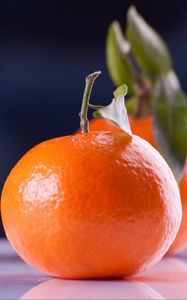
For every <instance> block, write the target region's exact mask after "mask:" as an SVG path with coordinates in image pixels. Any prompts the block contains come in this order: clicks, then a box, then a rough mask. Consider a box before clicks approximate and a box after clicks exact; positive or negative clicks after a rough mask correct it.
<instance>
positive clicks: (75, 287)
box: [0, 239, 187, 300]
mask: <svg viewBox="0 0 187 300" xmlns="http://www.w3.org/2000/svg"><path fill="white" fill-rule="evenodd" d="M0 244H1V247H0V248H1V250H0V299H116V300H117V299H187V250H186V251H183V252H182V253H180V254H178V255H175V256H169V257H166V258H164V259H163V260H162V261H160V262H159V263H158V264H157V265H156V266H154V267H153V268H152V269H151V270H149V271H148V272H146V273H144V274H141V275H139V276H136V277H134V278H133V279H131V280H108V281H107V280H100V281H99V280H85V281H84V280H61V279H56V278H52V277H49V276H47V275H45V274H42V273H39V272H37V271H36V270H34V269H32V268H31V267H29V266H27V265H26V264H25V263H24V262H23V261H22V260H21V259H20V258H19V257H18V256H17V255H16V253H15V252H14V251H13V249H12V248H11V246H10V244H9V243H8V242H7V241H6V240H5V239H1V240H0Z"/></svg>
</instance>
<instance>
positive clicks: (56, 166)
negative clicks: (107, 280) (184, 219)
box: [1, 73, 181, 279]
mask: <svg viewBox="0 0 187 300" xmlns="http://www.w3.org/2000/svg"><path fill="white" fill-rule="evenodd" d="M94 74H95V73H94ZM94 74H92V75H90V76H91V77H88V78H87V85H88V83H89V86H87V87H86V95H85V97H84V98H83V105H82V109H81V113H80V116H81V128H82V131H83V133H79V134H76V135H72V136H67V137H60V138H55V139H51V140H48V141H44V142H42V143H40V144H39V145H37V146H35V147H34V148H32V149H31V150H30V151H29V152H27V153H26V154H25V155H24V156H23V157H22V158H21V159H20V161H19V162H18V163H17V164H16V166H15V167H14V168H13V169H12V171H11V172H10V174H9V176H8V178H7V180H6V183H5V185H4V188H3V192H2V199H1V205H2V209H1V212H2V220H3V224H4V228H5V232H6V234H7V237H8V239H9V241H10V242H11V244H12V245H13V247H14V248H15V250H16V251H17V252H18V254H19V255H20V256H21V257H22V259H23V260H25V261H26V262H27V263H28V264H30V265H31V266H33V267H35V268H37V269H39V270H40V271H43V272H46V273H48V274H50V275H54V276H58V277H62V278H72V279H83V278H84V279H85V278H99V277H121V276H131V275H134V274H136V273H138V272H142V271H145V270H146V269H148V268H150V267H151V266H152V265H153V264H155V263H156V262H157V261H159V260H160V259H161V258H162V257H163V255H164V254H165V253H166V252H167V251H168V249H169V247H170V245H171V244H172V242H173V240H174V238H175V236H176V234H177V231H178V229H179V226H180V222H181V201H180V194H179V189H178V185H177V183H176V181H175V178H174V176H173V174H172V172H171V170H170V168H169V167H168V165H167V163H166V162H165V160H164V159H163V158H162V157H161V155H160V154H159V153H158V152H157V150H155V149H154V148H153V147H152V146H151V145H150V144H149V143H147V142H146V141H145V140H143V139H141V138H140V137H138V136H135V135H131V134H129V133H126V132H120V133H111V132H102V131H101V132H87V129H88V128H87V116H86V110H87V105H85V101H86V100H85V99H86V98H88V96H89V91H90V89H91V83H92V84H93V81H94ZM95 77H96V75H95ZM87 102H88V101H87ZM87 104H88V103H87Z"/></svg>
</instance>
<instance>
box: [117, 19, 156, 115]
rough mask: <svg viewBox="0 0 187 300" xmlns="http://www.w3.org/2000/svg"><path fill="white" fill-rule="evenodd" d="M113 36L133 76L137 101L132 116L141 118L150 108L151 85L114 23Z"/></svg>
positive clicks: (119, 29) (118, 27)
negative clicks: (114, 35)
mask: <svg viewBox="0 0 187 300" xmlns="http://www.w3.org/2000/svg"><path fill="white" fill-rule="evenodd" d="M115 34H116V42H117V44H118V48H119V50H120V53H121V55H122V57H124V58H125V60H126V61H127V63H128V65H129V67H130V69H131V71H132V73H133V76H134V81H135V83H134V93H135V95H136V99H137V103H136V106H135V110H134V116H135V117H136V118H140V117H141V116H143V115H146V114H148V113H149V110H150V108H151V93H152V88H151V84H150V82H149V81H148V80H147V78H146V75H145V73H144V71H143V70H142V68H141V67H140V65H139V63H138V62H137V59H136V57H135V56H134V53H133V52H132V49H131V45H130V43H129V42H128V41H127V40H126V39H125V38H124V36H123V33H122V31H121V28H120V26H119V24H118V23H117V22H116V23H115Z"/></svg>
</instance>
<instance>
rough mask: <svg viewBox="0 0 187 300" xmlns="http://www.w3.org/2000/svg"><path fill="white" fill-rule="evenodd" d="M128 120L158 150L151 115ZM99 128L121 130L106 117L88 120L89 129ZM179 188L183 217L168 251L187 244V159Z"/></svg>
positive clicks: (134, 130) (176, 249)
mask: <svg viewBox="0 0 187 300" xmlns="http://www.w3.org/2000/svg"><path fill="white" fill-rule="evenodd" d="M129 121H130V125H131V129H132V132H133V134H136V135H138V136H140V137H141V138H143V139H145V140H146V141H148V142H149V143H150V144H151V145H152V146H153V147H155V148H156V149H157V150H158V146H157V145H156V142H155V140H154V136H153V119H152V117H143V118H140V119H135V118H132V117H130V118H129ZM99 128H100V130H109V131H111V132H118V130H120V131H121V129H120V128H119V127H118V126H117V125H115V124H114V123H113V122H112V121H109V120H106V119H93V120H91V121H90V129H91V130H99ZM179 188H180V192H181V200H182V207H183V218H182V224H181V227H180V230H179V232H178V234H177V237H176V239H175V241H174V243H173V244H172V247H171V248H170V250H169V252H174V251H178V250H181V249H183V248H184V247H185V246H187V161H186V164H185V168H184V172H183V175H182V179H181V181H180V183H179Z"/></svg>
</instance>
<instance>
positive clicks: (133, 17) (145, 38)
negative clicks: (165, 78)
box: [126, 6, 172, 75]
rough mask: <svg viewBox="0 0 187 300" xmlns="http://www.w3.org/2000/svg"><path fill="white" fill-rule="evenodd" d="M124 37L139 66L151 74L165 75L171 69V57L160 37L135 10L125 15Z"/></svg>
mask: <svg viewBox="0 0 187 300" xmlns="http://www.w3.org/2000/svg"><path fill="white" fill-rule="evenodd" d="M126 35H127V38H128V40H129V41H130V43H131V46H132V50H133V52H134V54H135V55H136V58H137V60H138V62H139V64H140V65H141V66H142V68H144V69H145V70H146V71H148V72H151V73H152V74H156V75H157V74H165V73H167V72H168V71H169V70H170V69H171V68H172V61H171V55H170V53H169V50H168V47H167V45H166V43H165V42H164V40H163V39H162V38H161V37H160V35H159V34H158V33H157V32H156V31H155V30H154V29H153V28H152V27H150V26H149V25H148V24H147V23H146V22H145V20H144V19H143V18H142V16H141V15H139V14H138V12H137V10H136V8H135V7H134V6H131V7H130V8H129V10H128V13H127V30H126Z"/></svg>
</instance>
